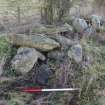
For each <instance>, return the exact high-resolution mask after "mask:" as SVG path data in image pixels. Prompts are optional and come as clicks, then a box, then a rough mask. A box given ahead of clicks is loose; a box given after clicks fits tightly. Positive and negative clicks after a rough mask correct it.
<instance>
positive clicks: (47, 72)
mask: <svg viewBox="0 0 105 105" xmlns="http://www.w3.org/2000/svg"><path fill="white" fill-rule="evenodd" d="M52 75H53V72H52V70H51V68H50V67H49V65H47V64H42V65H41V66H40V67H39V72H38V75H37V77H36V82H38V83H39V84H41V85H46V84H47V83H48V79H50V78H51V77H52Z"/></svg>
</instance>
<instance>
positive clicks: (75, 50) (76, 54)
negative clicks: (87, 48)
mask: <svg viewBox="0 0 105 105" xmlns="http://www.w3.org/2000/svg"><path fill="white" fill-rule="evenodd" d="M68 56H69V57H70V58H72V59H74V61H75V62H76V63H80V62H81V61H82V56H83V51H82V46H81V45H80V44H76V45H74V46H72V47H71V50H69V51H68Z"/></svg>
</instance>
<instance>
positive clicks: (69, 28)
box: [56, 23, 73, 33]
mask: <svg viewBox="0 0 105 105" xmlns="http://www.w3.org/2000/svg"><path fill="white" fill-rule="evenodd" d="M56 31H57V32H58V33H61V32H73V27H72V26H71V25H69V24H67V23H65V24H64V25H62V26H60V27H57V29H56Z"/></svg>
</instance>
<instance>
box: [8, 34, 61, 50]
mask: <svg viewBox="0 0 105 105" xmlns="http://www.w3.org/2000/svg"><path fill="white" fill-rule="evenodd" d="M7 41H8V42H10V43H12V44H15V45H20V46H25V47H31V48H36V49H38V50H41V51H49V50H53V49H54V48H57V47H60V45H59V43H57V42H56V41H54V40H52V39H50V38H48V37H47V36H46V35H30V36H27V35H24V34H15V35H14V34H11V35H8V36H7Z"/></svg>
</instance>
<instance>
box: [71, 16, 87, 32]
mask: <svg viewBox="0 0 105 105" xmlns="http://www.w3.org/2000/svg"><path fill="white" fill-rule="evenodd" d="M73 26H74V29H75V30H76V31H77V32H81V33H82V32H85V30H86V29H87V28H88V24H87V23H86V21H85V20H84V19H81V18H75V20H74V21H73Z"/></svg>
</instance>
